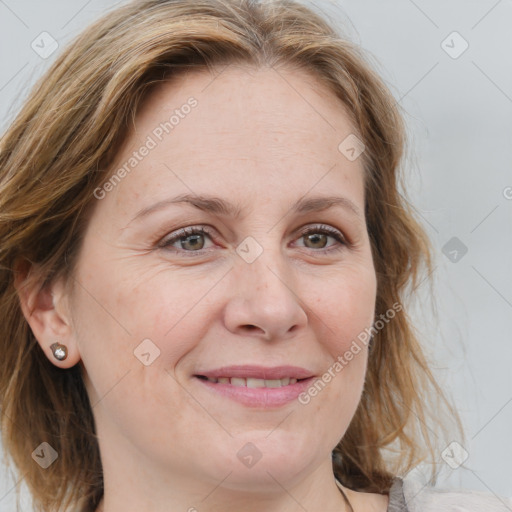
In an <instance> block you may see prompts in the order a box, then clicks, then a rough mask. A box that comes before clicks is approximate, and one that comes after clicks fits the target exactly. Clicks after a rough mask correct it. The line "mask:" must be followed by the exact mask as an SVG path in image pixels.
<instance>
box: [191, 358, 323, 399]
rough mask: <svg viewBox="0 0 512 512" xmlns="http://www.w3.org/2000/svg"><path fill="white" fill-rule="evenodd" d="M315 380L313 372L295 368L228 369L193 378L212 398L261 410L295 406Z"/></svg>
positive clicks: (248, 367) (200, 374)
mask: <svg viewBox="0 0 512 512" xmlns="http://www.w3.org/2000/svg"><path fill="white" fill-rule="evenodd" d="M315 378H316V377H315V376H314V375H313V373H312V372H310V371H308V370H306V369H305V368H300V367H296V366H279V367H274V368H269V367H262V366H248V365H245V366H229V367H223V368H218V369H216V370H211V371H201V372H199V373H197V374H195V375H194V380H195V381H196V382H198V383H199V386H200V388H199V389H201V390H205V391H204V392H206V393H208V395H209V396H212V394H213V395H215V396H218V397H221V398H222V399H225V398H228V399H230V400H233V401H235V402H238V403H240V404H242V405H244V406H247V407H253V408H260V409H269V408H275V407H279V406H283V405H285V404H288V403H290V402H293V401H294V400H296V399H297V398H298V397H299V395H300V394H301V393H303V392H304V391H305V390H306V389H307V388H308V387H309V386H310V385H311V384H312V382H313V381H314V379H315Z"/></svg>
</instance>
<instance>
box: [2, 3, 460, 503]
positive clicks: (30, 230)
mask: <svg viewBox="0 0 512 512" xmlns="http://www.w3.org/2000/svg"><path fill="white" fill-rule="evenodd" d="M229 64H248V65H252V66H256V67H263V66H271V67H276V66H280V65H282V66H290V67H294V68H296V69H300V70H304V71H305V72H307V73H308V74H309V75H310V76H314V77H316V79H318V80H319V81H320V82H321V83H323V84H325V85H326V86H327V87H328V89H329V90H330V91H332V93H333V94H334V95H335V96H336V97H337V98H339V99H340V100H341V102H342V103H343V104H344V106H345V107H346V110H347V112H348V114H349V115H350V117H351V121H352V123H353V126H354V128H355V130H357V133H358V137H360V138H361V140H362V141H363V142H364V145H365V151H364V153H363V155H362V156H363V162H364V185H365V216H366V222H367V229H368V233H369V238H370V243H371V250H372V256H373V261H374V266H375V271H376V276H377V296H376V306H375V314H376V315H379V314H382V313H384V312H386V311H388V310H391V309H395V310H396V314H395V316H394V317H393V319H392V320H391V321H389V322H387V324H386V326H385V328H383V329H380V330H378V331H376V332H375V333H374V336H373V340H372V344H371V350H370V351H369V355H368V366H367V373H366V378H365V383H364V388H363V392H362V395H361V400H360V403H359V404H358V407H357V410H356V412H355V414H354V417H353V419H352V421H351V423H350V425H349V427H348V429H347V431H346V433H345V435H344V436H343V438H342V439H341V440H340V442H339V443H338V445H337V446H336V447H335V449H334V451H333V471H334V474H335V476H336V477H337V478H338V480H339V481H340V482H341V483H342V484H343V485H345V486H347V487H349V488H351V489H353V490H357V491H365V492H377V493H381V494H387V493H389V489H390V487H391V484H392V480H393V478H394V476H395V475H404V474H405V473H407V472H409V471H410V470H411V469H413V468H414V467H416V466H417V465H418V464H420V463H421V462H423V461H426V460H428V461H431V462H429V463H431V464H432V468H433V469H432V478H433V479H434V480H435V478H436V474H437V473H436V472H437V469H436V468H437V465H436V459H437V456H438V454H439V453H440V452H439V450H438V447H437V445H436V441H437V442H439V439H440V438H439V437H437V434H435V430H434V429H435V427H436V426H437V427H439V426H440V425H441V421H440V416H439V414H440V413H439V411H441V408H440V405H439V404H441V405H442V406H443V407H445V410H446V411H447V412H448V413H449V417H450V418H453V419H455V420H456V423H457V426H458V427H459V429H460V431H462V430H461V422H460V419H459V417H458V414H457V412H456V410H455V408H454V406H453V405H451V403H450V401H449V400H448V399H447V398H446V396H445V395H444V394H443V391H442V389H441V387H440V385H439V384H438V383H437V382H436V379H435V378H434V376H433V374H432V373H431V371H430V369H429V362H428V360H427V356H426V353H425V351H424V350H423V349H422V347H421V345H420V342H419V338H420V336H419V335H418V333H417V332H416V330H415V328H414V327H413V325H412V321H411V318H410V316H409V314H408V308H407V305H406V301H407V300H408V299H410V298H411V297H414V296H415V293H416V289H417V287H418V286H419V285H420V284H421V282H422V281H420V280H421V279H431V278H430V276H431V274H432V271H433V270H432V267H433V261H432V247H431V242H430V241H429V239H428V237H427V235H426V233H425V231H424V230H423V228H422V225H421V224H420V222H419V220H417V219H416V212H415V210H414V207H413V206H412V205H411V204H410V202H409V201H408V199H407V198H406V195H405V193H401V192H400V188H402V190H405V181H404V176H403V174H402V161H403V159H404V158H403V157H404V152H405V145H406V129H405V122H404V119H403V117H402V114H401V113H400V110H399V105H397V102H396V101H395V100H394V98H393V96H392V94H391V92H390V91H389V89H388V88H387V87H386V85H385V84H384V81H383V80H382V79H381V78H380V77H379V76H378V74H377V73H376V72H375V71H374V70H373V67H372V65H371V64H370V62H369V60H368V58H367V56H366V55H365V54H364V53H363V52H362V50H361V49H360V48H359V46H358V45H356V44H354V43H352V42H350V41H348V40H347V38H346V37H343V36H342V35H340V34H339V33H338V32H337V31H336V30H335V29H334V28H333V26H331V25H330V24H329V22H328V21H326V19H325V18H324V17H322V16H321V15H320V14H318V13H316V12H314V11H313V10H312V9H310V8H308V7H307V6H306V5H303V4H300V3H298V2H295V1H287V0H282V1H275V2H264V3H257V2H255V1H251V0H224V1H208V0H190V1H189V0H138V1H133V2H131V3H129V4H126V5H123V6H121V7H118V8H116V9H115V10H112V11H111V12H109V13H107V14H106V15H104V16H103V17H102V18H100V19H99V20H97V21H96V22H94V23H93V24H91V25H90V26H89V27H87V28H86V29H85V30H84V31H83V32H82V33H81V34H79V35H78V37H76V38H75V39H74V40H73V41H72V42H71V43H70V44H69V45H68V46H67V47H66V48H65V49H64V51H62V53H61V54H60V55H59V56H58V58H56V60H55V62H54V63H53V65H52V66H51V67H50V68H49V69H48V70H47V71H46V73H45V74H44V76H42V78H40V79H39V80H38V81H37V83H36V84H35V85H34V87H33V89H32V90H31V91H30V94H29V96H28V99H27V100H26V101H25V103H24V105H23V107H22V108H21V110H20V111H19V113H18V114H17V116H16V117H15V119H14V121H13V122H12V123H11V124H10V126H9V127H8V129H7V130H6V132H5V133H4V135H3V136H2V138H1V139H0V325H1V327H0V329H1V331H0V333H1V334H0V352H1V353H2V357H3V360H2V364H1V365H0V400H1V403H0V405H1V414H2V416H1V426H2V441H3V445H4V447H5V450H6V452H7V453H8V454H9V456H10V457H11V458H12V460H13V461H14V464H15V466H16V467H17V468H18V470H19V471H20V473H21V474H23V475H24V479H25V482H26V485H27V486H28V489H29V491H30V492H31V495H32V499H33V504H34V506H35V508H36V510H38V511H39V510H42V511H45V512H47V511H53V510H61V509H62V508H66V507H68V506H76V505H77V504H78V503H81V504H82V507H83V508H80V510H82V511H84V512H89V511H94V510H95V508H96V507H97V505H98V504H99V502H100V500H101V498H102V496H103V473H102V464H101V458H100V452H99V446H98V442H97V436H96V432H95V423H94V417H93V413H92V408H91V404H90V402H89V399H88V395H87V392H86V389H85V386H84V382H83V379H82V376H83V375H82V369H81V366H80V365H79V364H76V365H75V366H73V367H72V368H68V369H61V368H58V367H57V366H55V365H54V364H52V362H51V361H49V360H48V358H47V356H46V355H45V353H44V351H43V350H42V348H41V346H40V345H39V344H38V342H37V340H36V339H35V337H34V335H33V333H32V331H31V329H30V326H29V325H28V323H27V321H26V319H25V317H24V315H23V312H22V309H21V305H20V299H19V295H18V291H17V290H16V288H15V277H16V275H17V273H20V272H23V276H24V279H25V283H27V284H28V283H33V284H34V285H35V286H36V287H37V288H38V289H39V290H42V289H43V288H44V287H45V286H47V285H48V284H50V283H52V282H53V280H55V279H57V278H61V277H62V278H64V279H65V280H66V282H67V283H69V282H71V281H72V277H73V271H74V268H75V267H74V266H75V263H76V261H77V256H78V254H79V251H80V246H81V241H82V239H83V233H84V228H85V227H86V225H87V221H88V212H90V211H91V208H92V207H93V205H94V203H95V197H94V194H93V191H94V190H95V189H96V188H97V187H98V186H100V184H101V183H102V182H104V180H105V179H106V177H107V176H108V174H107V169H108V168H109V165H110V164H111V163H112V162H113V159H114V157H115V156H116V152H117V150H118V149H119V147H120V145H121V144H122V142H123V140H124V139H125V137H126V135H127V134H128V131H129V129H130V126H131V124H130V123H133V122H134V119H135V115H136V113H137V109H138V107H139V106H140V104H141V102H142V100H143V98H144V97H146V96H147V95H148V93H149V91H150V90H151V86H152V85H155V84H158V83H161V82H162V81H164V80H172V77H173V76H177V75H178V74H180V73H185V72H187V70H191V69H203V68H204V69H206V70H210V71H213V70H214V69H215V68H216V67H218V66H220V65H229ZM425 272H426V277H424V276H423V274H424V273H425ZM429 282H430V281H429ZM397 303H399V304H401V305H402V306H403V307H401V308H398V310H397V308H396V304H397ZM393 305H395V308H393ZM434 400H435V402H434ZM429 404H432V405H430V406H429ZM434 404H435V405H434ZM42 440H45V441H47V442H48V443H49V444H50V445H51V446H52V447H53V448H54V449H55V450H56V451H57V453H58V459H57V461H56V462H55V463H53V464H52V465H51V466H50V467H49V468H47V469H42V468H41V467H40V466H39V465H38V464H35V463H34V461H33V460H32V458H31V456H30V455H31V453H32V452H33V450H34V449H35V448H36V447H37V446H38V445H39V444H40V443H41V441H42ZM442 448H444V446H442ZM17 495H18V491H17ZM18 499H19V497H18ZM75 510H76V508H75Z"/></svg>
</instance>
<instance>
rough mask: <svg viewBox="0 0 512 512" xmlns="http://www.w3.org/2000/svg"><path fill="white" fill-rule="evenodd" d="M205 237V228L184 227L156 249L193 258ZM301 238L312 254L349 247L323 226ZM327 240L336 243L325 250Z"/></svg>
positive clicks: (304, 232)
mask: <svg viewBox="0 0 512 512" xmlns="http://www.w3.org/2000/svg"><path fill="white" fill-rule="evenodd" d="M205 237H208V238H209V239H210V240H211V239H212V234H211V232H210V230H209V229H208V228H207V227H206V226H199V227H198V226H191V227H186V228H182V229H180V230H178V231H175V232H173V233H171V235H170V236H168V237H167V238H164V239H163V240H162V241H161V242H160V243H159V244H158V247H159V248H161V249H166V250H172V252H175V253H181V254H187V255H190V256H193V255H194V253H196V254H203V253H204V252H205V249H204V247H205V240H204V239H205ZM301 238H303V239H304V240H305V241H306V242H307V243H308V244H311V245H310V246H307V245H306V246H305V247H307V248H309V249H313V250H314V252H320V253H326V252H331V251H338V250H341V249H343V248H344V247H345V246H348V245H349V243H348V241H347V240H346V238H345V237H344V236H343V234H342V233H341V232H340V231H338V230H337V229H335V228H332V227H330V226H326V225H323V224H320V225H317V226H310V227H308V228H307V229H304V230H302V231H301V233H300V237H299V239H301ZM329 238H334V239H335V240H336V242H337V243H335V244H333V245H331V246H327V248H326V245H327V240H328V239H329ZM178 244H179V245H178ZM177 245H178V246H177ZM336 246H337V247H336Z"/></svg>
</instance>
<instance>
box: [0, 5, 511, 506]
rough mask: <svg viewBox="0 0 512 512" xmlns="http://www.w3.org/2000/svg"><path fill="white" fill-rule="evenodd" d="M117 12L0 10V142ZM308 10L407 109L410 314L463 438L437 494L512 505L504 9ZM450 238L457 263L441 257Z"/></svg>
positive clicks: (0, 498)
mask: <svg viewBox="0 0 512 512" xmlns="http://www.w3.org/2000/svg"><path fill="white" fill-rule="evenodd" d="M118 3H119V2H114V1H108V0H89V1H86V0H51V1H46V2H39V1H36V0H31V1H28V0H16V1H15V0H0V129H1V131H2V132H3V131H4V130H5V128H6V127H7V125H8V124H9V121H10V120H11V119H12V117H13V115H14V114H15V113H16V111H17V109H18V108H19V106H20V104H21V101H22V100H23V98H24V97H25V95H26V94H27V92H28V89H29V86H30V85H31V84H32V83H33V82H34V81H35V79H36V78H37V77H38V76H40V74H41V73H42V72H43V71H44V70H45V69H46V67H47V66H48V65H49V64H50V62H52V61H53V60H54V59H55V57H56V55H57V54H58V53H59V51H60V49H61V47H62V45H64V44H65V43H66V42H67V41H68V40H69V39H70V38H71V37H74V36H75V34H76V33H78V32H79V31H80V30H81V29H82V28H83V27H85V26H86V25H87V24H88V23H89V22H90V21H92V20H94V19H96V18H97V17H99V16H100V15H101V14H102V13H103V12H105V11H106V10H107V9H110V8H112V7H113V6H115V5H116V4H118ZM313 5H314V6H315V7H316V8H319V9H322V10H323V11H324V12H326V13H328V15H329V16H331V17H333V18H334V19H336V20H337V21H338V22H339V23H340V24H341V25H342V27H343V29H344V30H345V31H346V33H347V35H348V36H349V37H350V38H351V39H353V40H355V41H356V42H359V43H360V44H361V45H362V46H363V47H364V48H365V49H366V50H367V51H368V52H369V53H370V55H371V56H373V59H374V63H375V65H376V66H377V69H378V71H379V72H380V73H381V75H382V76H383V77H384V78H385V80H386V82H387V83H388V85H389V86H390V88H391V90H392V92H393V94H394V95H395V98H396V99H397V101H399V103H400V105H401V106H402V107H403V108H404V109H405V111H406V112H407V115H406V120H407V123H408V127H409V134H410V146H411V150H410V153H409V157H408V167H407V168H408V173H409V174H410V183H411V188H410V192H409V194H410V197H411V199H412V202H413V204H415V205H416V207H417V208H418V209H419V211H420V213H421V216H422V219H423V223H424V225H425V227H426V229H427V231H428V233H429V235H430V236H431V238H432V240H433V242H434V244H435V247H436V251H437V261H436V268H435V271H434V278H435V281H436V284H437V289H438V293H437V300H438V305H439V319H440V321H439V322H438V323H435V321H434V320H433V319H432V317H431V316H429V315H428V314H427V313H425V314H423V308H422V306H421V301H420V302H419V305H418V306H417V307H416V309H415V313H414V314H415V319H416V320H417V323H418V326H420V327H419V328H420V332H421V333H422V334H424V336H425V344H426V349H427V351H428V354H429V355H430V356H432V357H434V358H435V359H436V360H437V361H438V365H437V366H436V368H435V372H436V375H437V376H438V378H439V380H440V382H441V383H442V385H443V386H444V387H445V388H447V389H448V392H449V393H451V396H453V397H454V399H455V401H456V403H457V405H458V408H459V411H460V413H461V415H462V418H463V420H464V422H465V427H466V430H467V435H468V440H469V441H468V443H467V444H466V445H465V446H464V448H465V449H466V450H467V452H468V453H469V458H468V459H467V461H466V463H465V467H459V468H457V469H452V468H450V467H449V466H448V465H447V464H445V465H444V467H443V471H442V473H441V479H440V483H439V485H442V486H455V487H459V486H462V487H466V488H472V489H477V490H483V491H487V492H494V493H496V494H498V495H503V496H512V464H511V459H512V442H511V441H510V434H511V432H512V429H511V426H512V404H511V402H512V376H511V374H512V372H511V371H510V363H511V361H512V339H511V335H510V328H509V325H508V322H509V321H510V320H511V319H512V199H511V198H512V169H511V163H512V65H511V63H512V31H511V30H510V26H511V22H512V1H510V0H508V1H505V0H501V1H496V0H479V1H476V0H472V1H467V0H465V1H462V0H458V1H455V0H450V1H441V0H435V1H426V0H416V1H412V0H388V1H386V2H382V1H380V0H347V1H341V0H339V1H322V2H320V1H316V2H314V4H313ZM43 31H46V32H49V33H50V34H51V35H52V36H53V37H54V38H55V39H56V40H57V41H58V42H59V44H60V48H59V49H58V50H57V52H56V53H54V54H52V55H51V56H50V57H49V58H47V59H42V58H41V57H40V56H39V55H37V54H36V53H35V52H34V51H33V49H32V48H31V43H32V41H33V40H34V39H36V37H38V36H39V35H40V34H41V32H43ZM454 31H456V32H458V33H459V34H460V36H461V37H462V38H463V40H465V41H466V42H467V44H468V45H469V46H468V48H467V50H466V51H465V52H464V53H462V54H461V55H459V56H457V54H458V52H460V50H461V49H463V45H464V44H465V43H464V41H463V40H462V39H460V38H459V36H457V35H455V36H454V35H450V34H452V33H453V32H454ZM448 36H449V37H448ZM443 41H445V42H444V43H443ZM450 47H451V48H450ZM445 50H447V51H448V52H451V53H452V56H450V55H449V54H448V53H447V51H445ZM454 56H457V58H453V57H454ZM507 187H511V188H507ZM507 197H508V198H507ZM453 237H457V239H458V240H459V241H460V243H462V244H464V246H465V247H466V248H467V253H466V254H465V255H463V256H462V257H461V256H460V255H461V252H460V251H459V252H458V253H457V255H455V253H453V252H452V253H451V254H450V251H453V250H454V249H453V247H450V245H448V246H446V244H447V243H448V242H449V241H450V240H451V239H452V238H453ZM443 248H444V252H443ZM455 250H458V249H455ZM445 253H446V255H445ZM450 257H451V258H452V259H453V258H454V257H457V260H456V261H451V260H450ZM426 291H427V290H426ZM426 300H427V299H426V298H425V301H426ZM77 463H79V461H77ZM16 483H17V484H18V485H21V486H22V487H23V479H22V478H19V477H17V478H14V477H13V476H12V475H10V474H8V473H7V472H5V470H2V468H0V512H3V511H12V510H14V505H13V503H14V501H13V498H14V486H15V485H16ZM24 503H26V506H24V508H23V510H27V511H28V510H30V506H29V498H28V497H27V496H26V497H25V500H24Z"/></svg>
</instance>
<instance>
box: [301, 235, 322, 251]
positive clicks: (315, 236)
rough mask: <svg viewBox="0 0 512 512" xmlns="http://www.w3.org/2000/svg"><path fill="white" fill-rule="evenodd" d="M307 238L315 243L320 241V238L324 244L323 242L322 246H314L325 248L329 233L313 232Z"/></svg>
mask: <svg viewBox="0 0 512 512" xmlns="http://www.w3.org/2000/svg"><path fill="white" fill-rule="evenodd" d="M306 239H307V240H308V241H309V242H313V244H315V243H318V240H319V239H320V240H321V241H322V242H324V243H323V244H321V247H317V246H314V248H315V249H323V248H324V247H325V246H326V244H327V235H325V234H320V233H313V234H311V235H306Z"/></svg>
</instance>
